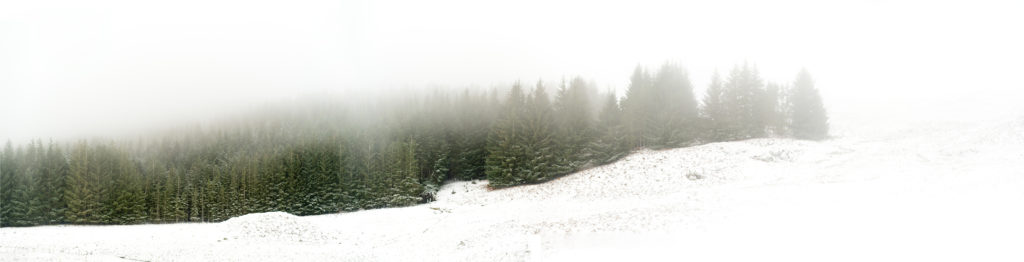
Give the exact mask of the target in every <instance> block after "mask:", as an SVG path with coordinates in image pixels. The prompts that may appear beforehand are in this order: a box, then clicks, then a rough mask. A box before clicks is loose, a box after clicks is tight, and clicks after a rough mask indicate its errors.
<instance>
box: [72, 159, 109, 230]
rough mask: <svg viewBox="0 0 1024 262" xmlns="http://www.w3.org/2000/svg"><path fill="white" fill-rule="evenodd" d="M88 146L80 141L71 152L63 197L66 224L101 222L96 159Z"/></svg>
mask: <svg viewBox="0 0 1024 262" xmlns="http://www.w3.org/2000/svg"><path fill="white" fill-rule="evenodd" d="M92 151H93V150H92V149H91V148H89V145H88V144H87V143H86V142H84V141H82V142H79V143H78V144H76V145H75V147H74V149H73V150H72V151H71V162H70V168H69V173H68V174H69V176H68V187H67V189H66V190H67V191H65V193H64V196H65V200H66V201H67V206H68V209H67V213H66V215H65V217H66V219H67V221H68V222H71V223H75V224H97V223H100V222H103V221H102V215H101V213H103V212H104V210H101V208H102V206H101V205H100V200H101V199H100V196H101V195H103V193H104V191H103V190H102V187H101V185H99V181H98V180H99V178H98V177H97V176H98V174H97V172H98V170H96V169H97V163H94V162H96V159H95V158H94V156H93V154H94V152H92Z"/></svg>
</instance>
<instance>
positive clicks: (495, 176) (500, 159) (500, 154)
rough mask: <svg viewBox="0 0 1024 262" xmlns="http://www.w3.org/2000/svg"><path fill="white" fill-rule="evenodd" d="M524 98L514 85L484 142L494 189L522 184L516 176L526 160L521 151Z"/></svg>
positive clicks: (490, 178)
mask: <svg viewBox="0 0 1024 262" xmlns="http://www.w3.org/2000/svg"><path fill="white" fill-rule="evenodd" d="M525 103H526V97H525V95H524V94H523V89H522V87H521V86H520V85H519V83H518V82H516V83H515V84H514V85H513V86H512V90H511V91H510V92H509V95H508V99H507V101H506V102H505V103H504V105H503V109H502V113H501V117H500V118H499V119H498V121H497V122H496V123H495V124H494V126H493V127H492V128H491V133H490V135H489V136H488V143H487V152H488V154H487V159H486V162H487V167H486V173H487V179H488V180H489V181H490V185H491V186H492V187H495V188H500V187H507V186H513V185H518V184H522V183H523V182H524V181H523V180H522V179H521V178H520V177H519V174H520V173H521V172H522V167H523V160H524V158H525V156H524V155H523V154H524V151H523V150H524V149H523V124H524V123H523V115H524V112H523V108H524V107H525Z"/></svg>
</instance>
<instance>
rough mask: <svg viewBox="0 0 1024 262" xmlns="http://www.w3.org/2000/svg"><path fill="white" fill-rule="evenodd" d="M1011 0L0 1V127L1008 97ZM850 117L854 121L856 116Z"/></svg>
mask: <svg viewBox="0 0 1024 262" xmlns="http://www.w3.org/2000/svg"><path fill="white" fill-rule="evenodd" d="M1021 7H1022V6H1021V4H1020V3H1019V2H1015V1H1001V2H997V1H969V2H968V1H963V2H959V3H950V2H938V1H857V2H844V3H823V2H821V1H770V3H769V1H706V2H684V1H665V2H650V1H621V2H617V3H594V2H591V1H559V2H557V3H550V1H509V2H486V1H468V0H466V1H460V0H442V1H407V0H391V1H305V0H300V1H224V0H214V1H206V0H204V1H191V0H186V1H164V2H152V1H113V0H98V1H45V0H44V1H4V2H3V3H0V139H4V140H7V139H10V140H12V141H14V142H15V143H22V142H24V141H27V140H28V139H31V138H43V139H47V138H54V139H71V138H77V137H88V136H119V135H132V134H135V133H138V132H143V131H145V130H151V129H155V128H162V127H166V126H171V125H177V124H187V123H191V122H196V121H202V120H204V119H211V118H215V117H216V116H220V115H224V114H227V113H231V112H237V111H244V110H248V109H250V108H252V107H255V106H259V105H261V104H265V103H275V102H278V101H287V100H291V99H295V98H299V97H306V96H322V95H324V94H327V95H332V96H340V97H346V96H351V95H352V94H357V93H358V94H362V93H367V92H371V93H372V92H374V91H379V90H382V89H396V88H398V89H418V88H437V87H449V88H467V87H470V88H489V87H495V86H503V85H508V84H509V83H511V82H513V81H516V80H522V81H523V82H524V83H533V82H535V81H536V80H537V79H544V80H545V81H550V82H553V83H554V82H556V81H560V80H561V79H562V78H563V77H572V76H577V75H578V76H582V77H584V78H586V79H590V80H592V81H594V82H596V83H597V85H598V86H599V88H600V89H602V90H609V89H611V90H618V92H619V94H620V95H621V94H622V92H623V91H624V89H625V87H626V85H627V84H628V80H629V75H630V73H631V71H632V68H633V67H635V66H636V65H638V64H640V65H646V66H649V67H656V66H658V65H660V64H661V63H664V62H665V61H673V62H677V63H680V64H682V65H684V66H685V67H686V68H687V70H688V72H689V73H690V79H691V80H692V81H693V83H694V84H695V86H696V87H697V90H696V91H697V95H698V96H700V95H701V94H702V92H703V89H704V88H706V86H707V84H708V82H709V79H710V76H711V74H712V72H714V71H715V70H718V71H720V72H723V73H724V72H728V70H730V69H731V68H732V66H733V65H735V64H739V63H744V62H750V63H754V64H756V65H757V66H758V68H759V70H760V72H761V75H762V77H764V78H765V79H766V80H767V81H771V82H778V83H789V82H791V81H792V79H793V77H794V76H795V75H796V73H797V72H798V71H799V70H800V69H801V68H807V69H808V70H809V71H810V72H811V73H812V74H813V75H814V77H815V80H816V81H817V87H818V88H820V89H821V90H822V94H823V97H824V99H825V103H826V105H828V107H829V109H830V111H832V112H833V113H834V114H839V115H843V114H852V113H856V112H861V113H862V114H866V115H870V116H880V115H881V114H880V113H879V112H883V110H884V111H886V112H894V113H893V114H887V115H911V116H914V115H916V114H920V113H922V112H926V111H929V109H930V108H935V106H938V105H941V106H949V108H952V109H953V110H955V111H957V112H966V113H964V114H963V115H964V116H963V117H968V118H970V117H974V116H975V115H974V114H973V113H970V112H969V111H962V109H966V108H970V107H972V105H986V106H997V105H1004V104H1009V103H1010V102H1012V99H1013V98H1016V99H1017V100H1019V99H1020V98H1021V97H1024V92H1022V91H1021V90H1024V81H1022V80H1021V78H1020V77H1018V76H1019V74H1020V72H1021V69H1022V67H1021V66H1020V61H1024V50H1022V48H1021V46H1024V39H1022V38H1021V37H1020V32H1019V31H1020V25H1021V24H1024V17H1022V16H1020V11H1021V10H1024V9H1022V8H1021ZM864 112H868V113H864Z"/></svg>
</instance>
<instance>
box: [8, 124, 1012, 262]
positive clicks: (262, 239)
mask: <svg viewBox="0 0 1024 262" xmlns="http://www.w3.org/2000/svg"><path fill="white" fill-rule="evenodd" d="M839 126H840V127H842V125H839ZM860 128H863V127H862V126H861V127H860ZM879 128H880V129H881V127H879ZM863 130H867V129H859V130H856V132H854V131H850V130H843V129H840V130H837V131H836V133H838V134H841V135H840V137H838V138H836V139H833V140H829V141H825V142H808V141H795V140H787V139H755V140H748V141H739V142H728V143H714V144H707V145H702V146H696V147H691V148H680V149H671V150H663V151H640V152H636V153H634V154H632V155H630V156H628V157H626V158H624V159H622V160H621V161H618V162H616V163H613V164H610V165H606V166H601V167H595V168H592V169H589V170H585V171H582V172H579V173H576V174H572V175H569V176H566V177H563V178H560V179H557V180H555V181H551V182H548V183H544V184H538V185H529V186H521V187H514V188H508V189H502V190H495V191H489V190H487V189H486V185H487V182H486V181H467V182H455V183H451V184H448V185H446V186H445V187H443V188H442V189H441V190H440V192H439V197H438V200H437V201H436V202H433V203H429V204H424V205H419V206H413V207H407V208H392V209H380V210H367V211H360V212H353V213H345V214H332V215H321V216H310V217H296V216H292V215H289V214H286V213H264V214H250V215H246V216H242V217H237V218H234V219H231V220H228V221H225V222H222V223H212V224H174V225H136V226H43V227H33V228H3V229H0V260H24V261H41V260H43V261H45V260H111V261H118V260H132V261H308V260H312V261H318V260H332V261H338V260H340V261H523V260H527V261H566V260H568V261H581V260H591V261H592V260H599V261H648V260H664V261H680V260H697V261H707V260H754V259H757V260H786V261H791V260H798V261H864V260H869V261H874V260H884V261H894V260H903V261H924V260H952V261H1001V260H1005V261H1021V260H1024V253H1022V252H1021V247H1024V238H1022V237H1021V236H1024V223H1021V221H1024V208H1021V206H1024V205H1022V203H1024V116H1020V115H1017V116H1010V117H1003V118H1000V119H998V120H996V121H961V122H931V124H923V125H908V126H902V127H896V128H894V127H890V126H886V130H894V131H891V132H876V133H870V132H863Z"/></svg>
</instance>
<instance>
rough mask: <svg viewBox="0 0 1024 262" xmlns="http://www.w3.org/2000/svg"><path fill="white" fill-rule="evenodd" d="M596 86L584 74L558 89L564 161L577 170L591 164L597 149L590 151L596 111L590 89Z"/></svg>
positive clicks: (560, 146) (560, 139)
mask: <svg viewBox="0 0 1024 262" xmlns="http://www.w3.org/2000/svg"><path fill="white" fill-rule="evenodd" d="M592 88H593V86H591V85H590V84H588V83H587V82H586V81H584V80H583V78H581V77H576V78H573V79H572V81H571V82H570V83H569V85H568V86H565V85H564V84H563V86H562V87H561V88H560V89H559V90H558V96H557V97H556V101H555V109H556V114H557V118H556V120H557V121H558V123H560V125H559V135H558V140H559V141H560V144H559V145H558V147H559V148H560V149H561V152H562V153H561V154H560V156H561V158H562V159H563V160H561V161H560V162H562V163H565V164H566V165H568V169H569V170H576V169H579V168H581V167H584V166H587V165H589V164H591V160H593V158H594V153H593V152H590V151H589V147H590V143H591V142H592V141H593V140H594V136H595V135H594V119H595V116H594V113H593V112H592V110H591V102H590V95H589V94H590V93H591V91H590V90H588V89H592Z"/></svg>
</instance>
